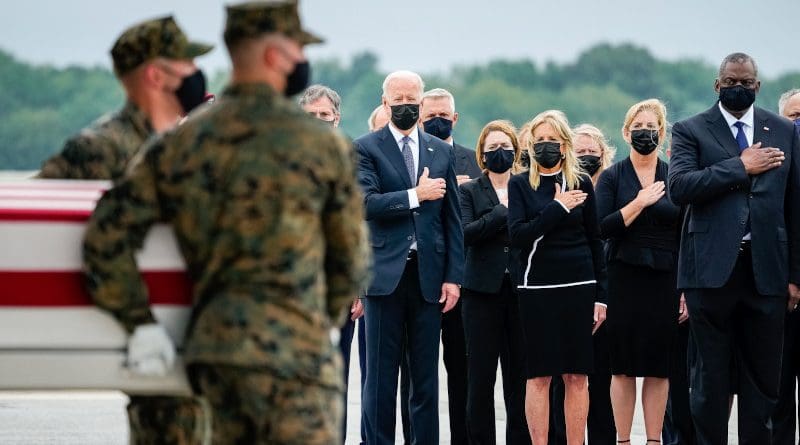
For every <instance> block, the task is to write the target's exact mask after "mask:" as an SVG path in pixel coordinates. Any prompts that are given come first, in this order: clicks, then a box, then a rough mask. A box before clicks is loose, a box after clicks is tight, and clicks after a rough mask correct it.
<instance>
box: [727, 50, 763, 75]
mask: <svg viewBox="0 0 800 445" xmlns="http://www.w3.org/2000/svg"><path fill="white" fill-rule="evenodd" d="M747 62H750V63H752V64H753V71H754V72H755V75H756V77H758V65H756V61H755V59H753V58H752V57H750V56H749V55H747V54H745V53H733V54H728V55H727V56H725V58H724V59H722V63H720V64H719V74H718V78H719V79H722V72H723V71H725V67H726V66H728V64H729V63H747Z"/></svg>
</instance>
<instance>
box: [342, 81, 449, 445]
mask: <svg viewBox="0 0 800 445" xmlns="http://www.w3.org/2000/svg"><path fill="white" fill-rule="evenodd" d="M423 88H424V85H423V82H422V79H421V78H420V77H419V75H417V74H415V73H412V72H409V71H397V72H394V73H391V74H389V75H388V76H387V77H386V80H384V82H383V98H382V101H383V105H384V107H386V108H387V111H389V112H390V115H391V120H390V123H389V125H387V126H386V127H385V128H384V129H382V130H380V131H377V132H374V133H370V134H367V135H365V136H362V137H360V138H358V139H356V140H355V141H354V145H355V149H356V151H357V152H358V155H359V160H358V179H359V183H360V184H361V187H362V189H363V191H364V206H365V208H366V219H367V223H368V225H369V228H370V237H371V243H372V251H373V260H374V266H373V276H374V277H375V278H374V280H373V282H372V283H371V284H370V286H369V288H368V289H367V292H366V297H365V299H364V300H365V317H366V325H367V326H366V327H367V334H366V337H367V381H366V384H365V387H364V390H363V394H362V409H363V414H362V422H365V425H366V428H365V429H366V435H367V443H369V444H370V445H377V444H393V443H394V440H395V432H394V430H395V406H396V394H397V374H398V369H399V366H400V361H401V355H402V343H403V337H404V335H405V336H406V338H407V348H406V355H407V359H408V361H409V368H410V369H409V374H410V379H411V393H410V398H409V401H408V404H409V414H410V423H411V442H412V443H417V444H433V443H438V442H439V415H438V392H439V382H438V375H437V374H438V372H437V368H438V364H439V330H440V328H441V313H442V312H447V311H449V310H451V309H452V308H453V307H454V306H455V305H456V303H457V302H458V298H459V295H460V288H459V286H460V284H461V282H462V278H463V273H464V239H463V238H464V236H463V233H462V230H461V215H460V209H459V203H458V184H457V182H456V176H455V172H454V170H453V167H454V164H455V161H454V157H453V151H452V150H451V149H450V147H449V146H448V145H447V144H445V143H444V142H442V141H441V140H439V139H437V138H435V137H432V136H430V135H428V134H426V133H425V132H423V131H420V130H419V129H418V128H417V122H418V121H419V104H420V102H421V100H422V92H423Z"/></svg>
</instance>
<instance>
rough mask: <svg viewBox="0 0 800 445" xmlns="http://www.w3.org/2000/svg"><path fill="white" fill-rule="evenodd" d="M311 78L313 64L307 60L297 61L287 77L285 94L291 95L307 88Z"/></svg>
mask: <svg viewBox="0 0 800 445" xmlns="http://www.w3.org/2000/svg"><path fill="white" fill-rule="evenodd" d="M309 79H311V65H309V64H308V61H307V60H304V61H302V62H297V63H296V64H295V66H294V70H293V71H292V72H291V73H289V75H288V76H287V77H286V90H285V91H284V92H283V94H284V95H285V96H286V97H289V96H294V95H295V94H297V93H299V92H301V91H303V90H305V89H306V87H308V80H309Z"/></svg>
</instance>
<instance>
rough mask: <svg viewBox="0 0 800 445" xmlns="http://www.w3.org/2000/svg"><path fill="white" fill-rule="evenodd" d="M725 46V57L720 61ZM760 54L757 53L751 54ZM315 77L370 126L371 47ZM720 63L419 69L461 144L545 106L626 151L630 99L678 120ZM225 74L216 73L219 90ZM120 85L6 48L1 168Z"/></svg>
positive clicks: (357, 129) (317, 70)
mask: <svg viewBox="0 0 800 445" xmlns="http://www.w3.org/2000/svg"><path fill="white" fill-rule="evenodd" d="M723 56H724V54H721V55H720V60H721V59H722V57H723ZM753 56H754V57H755V58H756V60H758V54H753ZM311 62H312V68H313V70H312V71H313V81H314V82H315V83H323V84H325V85H328V86H330V87H331V88H333V89H335V90H336V91H338V92H339V94H340V95H341V96H342V123H341V124H342V130H343V131H344V132H345V133H346V134H348V135H350V136H352V137H356V136H359V135H361V134H363V133H365V132H366V131H367V124H366V120H367V118H368V117H369V114H370V112H372V110H373V109H374V108H375V106H377V105H378V104H380V96H381V84H382V82H383V78H384V77H385V75H386V74H387V73H386V72H385V71H383V70H381V69H380V67H379V59H378V56H377V55H375V54H374V53H370V52H365V53H361V54H358V55H355V56H353V57H352V58H351V59H350V60H349V61H347V62H343V61H341V60H339V59H322V60H312V61H311ZM717 69H718V67H717V66H714V65H712V64H710V63H708V62H705V61H701V60H696V59H681V60H675V61H668V60H660V59H657V58H656V57H654V56H653V55H652V54H651V53H650V52H649V51H648V50H647V49H645V48H642V47H639V46H636V45H633V44H619V45H611V44H606V43H602V44H598V45H595V46H593V47H591V48H589V49H587V50H585V51H583V52H582V53H581V54H579V55H578V57H577V58H576V59H575V61H573V62H569V63H561V64H559V63H555V62H547V63H545V64H541V65H540V64H536V63H534V62H532V61H530V60H504V59H498V60H490V61H487V62H485V63H481V64H476V65H471V66H455V67H452V68H450V69H449V70H448V71H446V72H442V73H420V74H422V76H423V78H424V79H425V82H426V88H427V89H429V88H436V87H441V88H445V89H448V90H449V91H450V92H452V93H453V95H454V96H455V98H456V111H458V112H459V115H460V119H459V122H458V125H457V127H456V129H455V131H454V135H455V139H456V140H457V141H458V142H459V143H460V144H462V145H466V146H468V147H474V145H475V140H476V138H477V135H478V133H479V132H480V129H481V128H482V127H483V125H484V124H485V123H487V122H489V121H490V120H493V119H500V118H502V119H509V120H511V121H512V122H513V123H514V124H516V125H517V126H521V125H522V124H523V123H525V122H526V121H528V120H530V119H531V118H532V117H533V116H534V115H536V114H537V113H539V112H540V111H543V110H545V109H550V108H557V109H561V110H563V111H564V112H566V113H567V116H568V117H569V119H570V122H571V123H572V124H573V125H577V124H579V123H584V122H586V123H592V124H594V125H597V126H598V127H599V128H600V129H602V130H603V131H604V132H605V133H606V136H608V137H609V139H611V141H612V143H613V144H614V145H616V146H617V148H618V154H617V156H618V157H624V156H626V155H627V153H628V148H627V146H626V145H625V143H624V141H622V136H621V134H620V127H621V126H622V119H623V117H624V115H625V112H626V111H627V109H628V107H629V106H630V105H632V104H634V103H635V102H638V101H639V100H642V99H646V98H650V97H657V98H659V99H661V100H663V101H664V102H665V103H666V104H667V110H668V118H669V120H670V121H671V122H675V121H678V120H681V119H684V118H686V117H689V116H691V115H692V114H694V113H697V112H700V111H702V110H705V109H706V108H708V107H709V106H710V105H711V104H713V103H714V101H715V99H716V96H715V93H714V91H713V81H714V78H715V77H716V73H717ZM225 79H226V76H225V73H222V72H218V73H214V74H213V75H212V76H211V80H210V88H211V90H212V92H215V93H218V92H219V91H220V90H221V88H222V87H223V86H224V84H225ZM797 87H800V71H794V72H789V73H784V74H782V75H780V76H778V77H775V78H764V77H763V76H762V88H761V92H760V94H759V96H758V99H757V102H756V103H757V105H759V106H761V107H763V108H767V109H771V110H776V108H777V101H778V97H779V96H780V94H781V93H782V92H783V91H785V90H788V89H790V88H797ZM123 100H124V97H123V93H122V90H121V88H120V87H119V85H118V84H117V81H116V80H115V79H114V76H113V74H112V73H111V72H110V71H109V70H107V69H104V68H99V67H67V68H53V67H49V66H34V65H30V64H27V63H24V62H22V61H19V60H16V59H15V58H14V57H13V56H11V55H10V54H9V53H7V52H4V51H2V50H0V169H2V170H7V169H36V168H38V167H39V166H40V165H41V162H42V161H43V160H44V159H46V158H47V157H48V156H50V155H51V154H52V153H55V152H56V151H58V150H60V148H61V145H62V143H63V141H64V140H65V139H66V138H67V137H68V136H70V135H71V134H73V133H75V132H77V131H78V130H80V129H81V128H82V127H84V126H85V125H87V124H89V123H90V122H92V121H93V120H94V119H96V118H97V117H98V116H100V115H102V114H103V113H106V112H108V111H112V110H115V109H117V108H119V106H120V105H121V104H122V101H123Z"/></svg>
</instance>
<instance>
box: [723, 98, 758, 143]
mask: <svg viewBox="0 0 800 445" xmlns="http://www.w3.org/2000/svg"><path fill="white" fill-rule="evenodd" d="M717 105H718V106H719V111H721V112H722V117H724V118H725V122H727V123H728V129H730V130H731V134H732V135H733V138H734V139H736V133H738V132H739V129H738V128H736V126H735V125H734V124H735V123H736V122H742V123H744V127H742V129H743V130H744V136H745V138H746V139H747V145H748V146H750V145H753V106H752V105H750V108H748V109H747V111H746V112H745V113H744V115H743V116H742V118H741V119H736V117H735V116H734V115H732V114H730V113H729V112H728V110H726V109H725V107H723V106H722V104H721V103H718V104H717Z"/></svg>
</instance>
